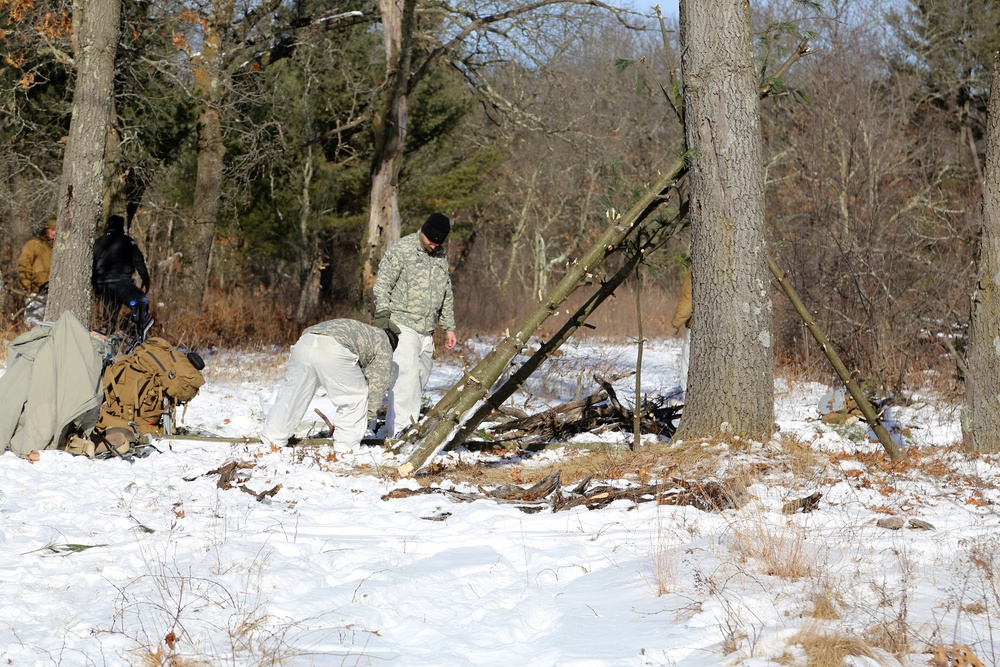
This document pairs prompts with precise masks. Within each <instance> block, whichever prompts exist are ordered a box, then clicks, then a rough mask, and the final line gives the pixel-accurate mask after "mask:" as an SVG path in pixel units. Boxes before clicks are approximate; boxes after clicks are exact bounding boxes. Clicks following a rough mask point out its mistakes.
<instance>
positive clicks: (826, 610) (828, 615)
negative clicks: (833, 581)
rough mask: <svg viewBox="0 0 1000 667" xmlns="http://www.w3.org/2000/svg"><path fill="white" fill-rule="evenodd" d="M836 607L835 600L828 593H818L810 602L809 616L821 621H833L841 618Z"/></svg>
mask: <svg viewBox="0 0 1000 667" xmlns="http://www.w3.org/2000/svg"><path fill="white" fill-rule="evenodd" d="M837 606H838V605H837V600H836V599H835V597H834V595H833V594H832V593H831V592H830V591H819V592H818V593H817V594H816V596H815V597H814V598H813V600H812V609H811V610H810V611H809V615H810V616H811V617H813V618H817V619H821V620H826V621H835V620H837V619H839V618H840V617H841V615H840V611H838V609H837Z"/></svg>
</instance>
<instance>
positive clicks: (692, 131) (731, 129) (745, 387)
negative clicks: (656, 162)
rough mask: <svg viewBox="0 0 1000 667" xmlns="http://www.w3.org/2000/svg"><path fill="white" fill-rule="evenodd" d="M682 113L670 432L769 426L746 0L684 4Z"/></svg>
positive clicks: (761, 432)
mask: <svg viewBox="0 0 1000 667" xmlns="http://www.w3.org/2000/svg"><path fill="white" fill-rule="evenodd" d="M680 10H681V11H680V18H681V22H680V28H681V30H680V36H681V52H682V54H683V55H682V69H683V71H684V113H685V123H684V124H685V134H686V138H687V145H688V148H689V149H692V151H693V156H692V160H691V165H690V169H689V172H688V181H689V184H690V188H691V190H690V192H691V209H690V210H691V213H690V215H691V268H692V295H693V302H694V309H693V317H692V321H691V365H690V378H691V381H690V384H689V387H688V392H687V396H686V397H685V405H684V417H683V419H681V423H680V427H679V429H678V433H677V435H676V436H675V437H677V438H696V437H711V436H714V435H717V434H719V433H732V434H735V435H740V436H743V437H747V438H753V439H767V438H769V437H770V436H771V434H772V432H773V429H774V416H773V415H774V396H773V394H774V352H773V345H772V339H771V297H770V278H769V276H768V270H767V263H766V247H765V237H764V182H763V180H764V179H763V168H762V157H761V154H762V142H761V133H760V113H759V109H760V107H759V104H760V103H759V98H758V95H759V88H758V83H757V72H756V69H755V66H754V59H753V48H752V44H751V32H750V7H749V4H748V3H747V1H746V0H682V2H681V5H680Z"/></svg>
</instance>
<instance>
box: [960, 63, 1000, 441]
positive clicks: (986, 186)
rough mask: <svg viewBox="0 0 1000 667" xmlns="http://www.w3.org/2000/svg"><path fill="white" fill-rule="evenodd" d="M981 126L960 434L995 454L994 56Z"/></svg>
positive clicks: (998, 76)
mask: <svg viewBox="0 0 1000 667" xmlns="http://www.w3.org/2000/svg"><path fill="white" fill-rule="evenodd" d="M991 90H992V91H993V92H992V93H991V94H990V105H989V117H988V120H987V127H986V160H985V170H984V174H983V176H984V178H983V209H982V232H981V238H980V249H979V273H978V277H977V280H976V286H975V290H974V291H973V293H972V324H971V326H970V328H969V354H968V357H967V359H966V366H967V368H968V375H967V377H966V378H965V413H964V414H963V415H962V417H963V418H962V432H963V436H964V438H965V444H966V446H967V447H969V449H972V450H975V451H980V452H997V451H1000V397H998V395H997V387H998V386H1000V343H998V335H1000V334H998V332H1000V285H998V284H997V283H998V281H1000V94H998V91H1000V57H998V58H996V59H995V61H994V65H993V88H992V89H991Z"/></svg>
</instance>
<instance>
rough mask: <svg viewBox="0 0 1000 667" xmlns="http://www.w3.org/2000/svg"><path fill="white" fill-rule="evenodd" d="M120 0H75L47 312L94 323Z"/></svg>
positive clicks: (52, 316)
mask: <svg viewBox="0 0 1000 667" xmlns="http://www.w3.org/2000/svg"><path fill="white" fill-rule="evenodd" d="M120 16H121V2H120V0H75V2H74V3H73V46H74V49H73V51H74V58H75V64H76V86H75V88H74V90H73V111H72V114H71V117H70V127H69V137H68V139H67V142H66V152H65V154H64V155H63V173H62V180H61V182H60V185H59V201H58V207H59V208H58V223H57V233H56V240H55V246H54V248H53V254H52V274H51V278H50V280H49V297H48V306H47V308H46V313H45V317H46V319H48V320H53V321H54V320H56V319H58V318H59V316H60V315H61V314H62V313H63V312H65V311H67V310H68V311H70V312H72V313H73V314H74V315H75V316H76V318H77V319H78V320H80V321H81V322H84V323H86V322H90V312H91V310H90V301H91V287H90V270H91V258H92V257H93V250H94V249H93V242H94V232H95V230H96V228H97V223H98V220H99V219H100V216H101V204H102V198H103V193H104V183H103V177H104V164H105V146H106V144H107V138H108V127H109V123H110V122H111V104H112V102H111V101H112V97H113V95H114V65H115V51H116V50H117V48H118V28H119V26H118V21H119V17H120Z"/></svg>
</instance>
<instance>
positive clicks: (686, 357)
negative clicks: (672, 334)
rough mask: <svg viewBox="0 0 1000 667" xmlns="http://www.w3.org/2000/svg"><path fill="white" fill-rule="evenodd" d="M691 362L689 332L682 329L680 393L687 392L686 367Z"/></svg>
mask: <svg viewBox="0 0 1000 667" xmlns="http://www.w3.org/2000/svg"><path fill="white" fill-rule="evenodd" d="M690 360H691V330H690V329H687V328H685V329H684V342H683V343H681V391H683V392H684V393H685V394H686V393H687V390H688V365H689V363H690Z"/></svg>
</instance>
